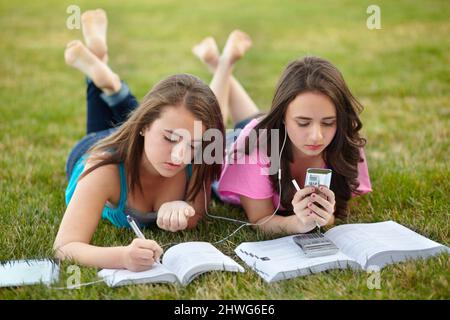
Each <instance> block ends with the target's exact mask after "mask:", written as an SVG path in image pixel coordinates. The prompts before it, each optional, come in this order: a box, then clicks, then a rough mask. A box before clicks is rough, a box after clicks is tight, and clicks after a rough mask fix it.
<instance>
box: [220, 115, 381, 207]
mask: <svg viewBox="0 0 450 320" xmlns="http://www.w3.org/2000/svg"><path fill="white" fill-rule="evenodd" d="M259 121H260V120H258V119H254V120H252V121H251V122H250V123H249V124H247V125H246V126H245V127H244V129H242V131H241V133H240V134H239V137H238V138H237V140H236V142H235V144H233V146H232V147H231V150H234V148H235V145H236V144H237V149H238V150H239V149H243V146H244V143H245V138H246V137H247V136H248V135H249V133H250V130H251V129H253V128H254V127H255V126H256V125H257V124H258V122H259ZM360 152H361V157H362V159H363V160H364V161H363V162H359V163H358V181H359V187H358V191H359V192H360V193H361V194H366V193H368V192H371V191H372V186H371V183H370V178H369V170H368V168H367V162H366V157H365V154H364V150H363V149H360ZM242 157H243V159H242V158H241V159H240V160H239V161H236V160H232V161H231V163H230V159H229V158H228V157H227V159H226V162H225V165H224V167H223V169H222V174H221V176H220V179H219V186H218V192H219V196H220V198H221V199H222V201H224V202H228V203H232V204H237V205H240V203H241V202H240V200H239V196H240V195H243V196H246V197H248V198H251V199H267V198H272V202H273V204H274V207H277V205H278V201H279V195H278V193H277V192H275V191H274V190H273V189H272V184H271V182H270V176H269V175H268V174H267V173H268V172H269V167H270V160H269V158H268V157H267V155H265V153H264V152H261V154H258V151H257V149H256V148H255V150H254V151H253V152H252V153H251V154H250V155H243V156H242ZM233 162H234V163H233ZM280 208H281V209H283V208H282V207H281V206H280Z"/></svg>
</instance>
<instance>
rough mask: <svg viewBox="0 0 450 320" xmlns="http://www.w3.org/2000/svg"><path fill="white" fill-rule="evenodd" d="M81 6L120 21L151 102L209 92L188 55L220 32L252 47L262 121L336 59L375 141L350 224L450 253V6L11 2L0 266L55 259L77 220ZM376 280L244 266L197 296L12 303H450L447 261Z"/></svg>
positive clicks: (247, 81)
mask: <svg viewBox="0 0 450 320" xmlns="http://www.w3.org/2000/svg"><path fill="white" fill-rule="evenodd" d="M71 4H76V5H79V6H80V8H81V10H83V11H84V10H87V9H93V8H97V7H102V8H104V9H105V10H106V11H107V13H108V15H109V30H108V31H109V32H108V41H109V52H110V64H111V66H112V68H113V69H114V70H115V71H116V72H117V73H118V74H120V75H121V77H122V78H123V79H126V80H127V81H128V83H129V86H130V87H131V88H132V89H133V91H134V93H135V95H136V96H137V97H138V98H142V97H143V96H144V95H145V94H146V93H147V91H148V90H149V89H150V88H151V87H152V86H153V85H154V84H155V83H156V82H157V81H158V80H160V79H161V78H163V77H165V76H167V75H170V74H174V73H180V72H186V73H192V74H195V75H198V76H200V77H201V78H202V79H204V80H205V81H206V82H209V81H210V79H211V76H210V75H209V74H208V72H207V71H206V69H205V68H204V67H203V66H202V65H201V63H200V62H199V61H198V60H197V59H196V58H195V57H194V56H193V55H192V54H191V51H190V50H191V47H192V46H193V45H194V44H196V43H197V42H198V41H200V40H201V39H202V38H204V37H205V36H208V35H213V36H214V37H215V38H216V39H217V41H218V43H219V44H220V45H221V46H223V44H224V42H225V40H226V37H227V35H228V33H229V32H230V31H231V30H233V29H235V28H240V29H242V30H244V31H246V32H247V33H249V34H250V35H251V36H252V38H253V42H254V46H253V48H252V49H251V51H250V52H249V53H248V54H247V56H246V57H245V58H244V59H243V60H242V61H240V62H239V63H238V65H237V67H236V72H235V74H236V77H237V78H238V79H239V80H240V81H241V82H242V84H243V85H244V87H245V88H246V89H247V90H248V91H249V93H250V94H251V96H252V97H253V98H254V100H255V101H256V102H257V104H258V105H259V106H260V107H261V108H262V109H264V110H267V109H268V108H269V107H270V102H271V99H272V95H273V92H274V87H275V84H276V82H277V79H278V78H279V76H280V74H281V72H282V70H283V68H284V67H285V65H286V64H287V63H288V62H289V61H291V60H293V59H295V58H297V57H301V56H304V55H307V54H309V55H318V56H321V57H325V58H327V59H328V60H330V61H332V62H333V63H334V64H335V65H337V66H338V68H339V69H340V70H341V71H342V73H343V75H344V77H345V79H346V80H347V82H348V84H349V86H350V87H351V89H352V90H353V92H354V93H355V95H356V96H357V97H358V98H359V99H360V100H361V102H362V103H363V105H364V107H365V110H364V112H363V113H362V115H361V118H362V121H363V124H364V127H363V129H362V132H363V136H364V137H366V138H367V140H368V143H367V146H366V155H367V160H368V163H369V170H370V175H371V179H372V186H373V188H374V192H373V193H371V194H369V195H366V196H364V197H361V198H359V199H355V200H354V201H353V203H352V209H351V215H350V216H349V218H348V219H347V220H346V221H339V223H360V222H378V221H385V220H391V219H392V220H395V221H397V222H398V223H400V224H403V225H405V226H407V227H408V228H410V229H412V230H414V231H416V232H419V233H420V234H422V235H424V236H426V237H429V238H431V239H433V240H435V241H437V242H440V243H443V244H446V245H450V238H449V230H450V213H449V193H450V183H449V181H450V170H449V150H450V139H449V133H450V42H449V41H448V35H449V34H450V19H449V17H450V5H449V4H448V1H445V0H442V1H427V2H423V1H387V0H386V1H377V2H376V3H373V1H359V0H355V1H314V2H306V1H305V2H304V3H301V2H300V1H297V0H292V1H279V0H262V1H258V2H250V1H243V0H242V1H221V2H217V3H216V2H213V1H192V0H191V1H165V0H158V1H145V0H139V1H128V2H126V1H115V2H113V1H77V2H76V3H74V2H73V1H49V0H45V1H21V2H20V4H18V2H12V1H1V3H0V39H1V41H0V56H1V57H2V59H1V61H0V97H1V100H2V101H3V102H2V104H1V105H0V168H1V170H0V199H1V206H0V260H10V259H22V258H37V257H50V256H51V255H52V244H53V241H54V238H55V236H56V233H57V230H58V227H59V223H60V221H61V219H62V216H63V213H64V210H65V203H64V189H65V186H66V183H67V182H66V178H65V172H64V164H65V160H66V157H67V155H68V153H69V151H70V149H71V148H72V146H73V145H74V143H75V142H76V141H77V140H78V139H80V138H81V137H83V135H84V134H85V115H86V110H85V89H84V79H83V77H82V75H81V74H80V73H79V72H77V71H75V70H73V69H70V68H69V67H67V66H66V65H65V64H64V60H63V52H64V47H65V45H66V43H67V42H68V41H70V40H73V39H81V37H82V36H81V31H80V30H70V29H68V28H67V27H66V19H67V18H68V14H67V13H66V9H67V7H68V6H69V5H71ZM370 4H377V5H379V6H380V8H381V24H382V25H381V26H382V29H380V30H369V29H368V28H367V26H366V19H367V18H368V16H369V15H368V14H367V13H366V9H367V7H368V6H369V5H370ZM210 211H211V213H215V214H218V215H226V216H230V217H238V218H241V219H243V218H244V215H243V213H242V211H241V210H240V209H239V208H235V207H231V206H228V205H223V204H220V203H214V204H213V205H212V207H211V209H210ZM235 227H236V226H235V225H234V224H231V223H227V222H222V221H216V220H211V219H204V220H203V221H202V222H201V223H200V225H199V227H198V228H197V229H195V230H192V231H188V232H183V233H176V234H172V233H167V232H163V231H161V230H158V229H149V230H146V231H145V234H146V236H147V237H148V238H152V239H155V240H157V241H158V242H159V243H161V244H166V243H172V242H182V241H190V240H204V241H210V242H213V241H216V240H219V239H221V238H223V237H225V236H226V235H227V234H229V233H230V232H231V231H233V230H234V229H235ZM132 239H133V233H132V232H131V231H130V230H123V229H117V228H115V227H113V226H112V225H111V224H109V223H108V222H105V221H103V222H102V223H101V224H100V226H99V229H98V230H97V232H96V234H95V236H94V239H93V243H94V244H96V245H103V246H112V245H126V244H128V243H129V242H130V241H131V240H132ZM258 239H259V240H262V239H269V237H268V236H266V235H263V234H260V233H258V232H255V231H254V230H252V229H244V230H241V231H240V232H239V233H238V234H236V235H235V236H234V237H232V238H230V239H229V240H228V241H226V242H225V243H222V244H220V245H218V248H219V249H220V250H222V251H223V252H224V253H226V254H228V255H230V256H232V257H233V258H235V259H236V261H238V262H239V263H241V262H242V261H240V260H239V258H237V257H236V256H235V255H234V253H233V250H234V248H235V247H236V246H237V245H238V244H239V243H241V242H243V241H255V240H258ZM69 265H70V264H69V263H63V264H62V265H61V274H60V281H59V282H58V283H57V286H64V285H65V283H66V279H67V278H68V277H70V276H71V273H69V272H68V270H67V268H68V266H69ZM96 272H97V270H96V269H95V268H86V267H81V276H82V277H81V281H82V282H88V281H95V280H96V279H97V277H96ZM367 278H368V274H367V273H364V272H357V273H356V272H352V271H350V270H345V271H330V272H325V273H320V274H315V275H311V276H308V277H302V278H296V279H292V280H288V281H283V282H278V283H274V284H266V283H265V282H264V281H263V280H262V279H261V278H259V277H258V276H257V275H256V274H255V273H254V272H252V271H251V270H249V269H247V272H246V273H244V274H233V273H209V274H206V275H204V276H201V277H200V278H198V279H196V280H194V282H192V283H191V284H190V285H189V286H187V287H180V286H175V285H167V284H155V285H136V286H127V287H121V288H109V287H107V286H106V285H105V284H95V285H92V286H87V287H83V288H81V289H79V290H56V289H54V288H47V287H45V286H32V287H20V288H5V289H0V299H123V298H126V299H130V298H131V299H449V298H450V293H449V292H450V289H449V283H450V256H449V255H448V254H447V255H440V256H438V257H436V258H432V259H429V260H426V261H414V262H408V263H401V264H396V265H392V266H389V267H386V268H384V269H383V270H382V271H381V288H380V289H379V290H370V289H369V288H368V287H367V284H366V281H367ZM218 283H220V285H217V284H218Z"/></svg>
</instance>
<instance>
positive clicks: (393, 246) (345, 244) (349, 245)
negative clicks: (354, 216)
mask: <svg viewBox="0 0 450 320" xmlns="http://www.w3.org/2000/svg"><path fill="white" fill-rule="evenodd" d="M325 236H326V237H327V238H328V239H330V240H331V241H333V242H334V243H335V244H336V246H338V247H339V249H340V250H342V252H344V253H345V254H347V255H348V256H350V257H352V258H354V259H355V260H356V261H357V262H358V263H359V264H360V265H361V266H362V267H363V268H364V269H366V268H367V267H368V266H369V265H370V264H376V265H378V266H379V267H380V268H382V267H383V266H385V265H387V264H390V263H394V262H399V261H404V260H406V259H407V258H408V256H409V258H417V257H426V256H429V255H433V254H436V253H438V252H441V251H445V250H447V251H448V248H446V247H445V246H442V245H441V244H439V243H437V242H435V241H432V240H430V239H427V238H425V237H424V236H422V235H420V234H418V233H416V232H414V231H412V230H410V229H408V228H406V227H404V226H402V225H400V224H398V223H396V222H394V221H385V222H377V223H364V224H346V225H340V226H337V227H334V228H332V229H330V230H329V231H327V232H326V233H325ZM383 254H385V255H386V257H385V258H383V257H382V255H383Z"/></svg>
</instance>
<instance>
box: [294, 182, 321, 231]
mask: <svg viewBox="0 0 450 320" xmlns="http://www.w3.org/2000/svg"><path fill="white" fill-rule="evenodd" d="M314 191H315V188H314V187H305V188H303V189H300V190H299V191H297V192H296V193H295V195H294V198H293V199H292V207H293V209H294V213H295V215H296V216H297V219H298V221H299V222H300V223H301V226H300V228H301V231H299V232H301V233H303V232H308V231H310V230H312V229H314V227H315V226H316V223H315V219H314V216H313V215H312V214H311V210H310V209H309V208H308V204H309V203H311V202H312V201H311V199H310V197H309V195H310V194H312V193H313V192H314Z"/></svg>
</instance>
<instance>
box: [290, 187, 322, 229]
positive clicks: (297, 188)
mask: <svg viewBox="0 0 450 320" xmlns="http://www.w3.org/2000/svg"><path fill="white" fill-rule="evenodd" d="M292 183H293V184H294V187H295V189H296V190H297V191H300V187H299V186H298V183H297V181H295V179H292ZM315 223H316V226H317V228H318V229H319V233H320V225H319V224H318V223H317V221H315Z"/></svg>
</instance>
